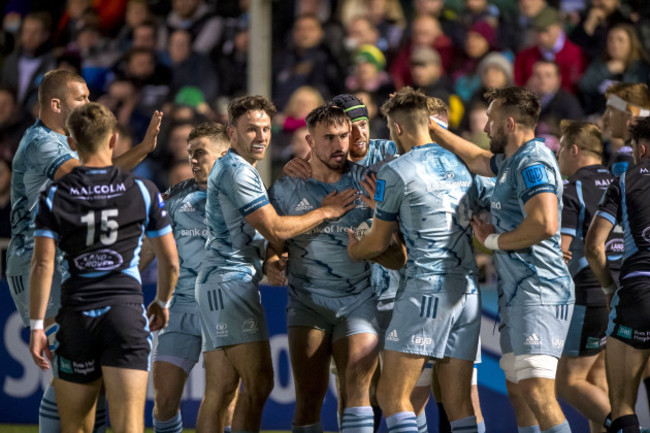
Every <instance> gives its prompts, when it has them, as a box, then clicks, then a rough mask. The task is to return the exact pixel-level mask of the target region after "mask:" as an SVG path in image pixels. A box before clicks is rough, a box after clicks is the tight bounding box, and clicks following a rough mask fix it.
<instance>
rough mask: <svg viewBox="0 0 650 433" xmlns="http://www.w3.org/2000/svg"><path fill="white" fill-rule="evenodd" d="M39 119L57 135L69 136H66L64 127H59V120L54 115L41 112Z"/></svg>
mask: <svg viewBox="0 0 650 433" xmlns="http://www.w3.org/2000/svg"><path fill="white" fill-rule="evenodd" d="M38 118H39V119H40V120H41V122H43V125H45V126H46V127H47V128H48V129H49V130H51V131H54V132H56V133H57V134H61V135H68V134H66V130H65V127H64V126H63V125H59V122H57V119H56V117H55V116H54V115H53V113H48V112H47V111H45V110H39V112H38Z"/></svg>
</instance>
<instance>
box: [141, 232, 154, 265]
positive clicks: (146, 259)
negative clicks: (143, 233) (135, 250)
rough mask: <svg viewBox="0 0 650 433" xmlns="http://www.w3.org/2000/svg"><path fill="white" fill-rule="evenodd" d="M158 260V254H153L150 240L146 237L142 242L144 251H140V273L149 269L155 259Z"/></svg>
mask: <svg viewBox="0 0 650 433" xmlns="http://www.w3.org/2000/svg"><path fill="white" fill-rule="evenodd" d="M155 258H156V254H155V253H154V252H153V248H152V247H151V244H150V243H149V238H147V237H145V238H144V239H143V240H142V249H141V250H140V263H138V270H139V271H140V272H142V271H144V270H145V269H147V267H148V266H149V265H150V264H151V262H153V259H155Z"/></svg>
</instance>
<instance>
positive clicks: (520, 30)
mask: <svg viewBox="0 0 650 433" xmlns="http://www.w3.org/2000/svg"><path fill="white" fill-rule="evenodd" d="M547 7H548V4H547V3H546V0H519V17H518V19H517V22H516V23H513V26H514V29H515V32H514V33H515V34H514V37H512V39H511V40H510V41H509V43H508V44H507V45H505V46H507V47H508V48H510V49H511V50H512V51H513V52H515V53H517V52H519V51H521V50H523V49H525V48H530V47H532V46H533V45H535V30H534V28H533V19H534V18H535V17H536V16H537V15H539V14H540V13H541V12H542V11H543V10H544V9H546V8H547ZM501 41H502V42H503V39H501Z"/></svg>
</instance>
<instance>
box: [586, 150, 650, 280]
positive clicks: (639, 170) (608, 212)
mask: <svg viewBox="0 0 650 433" xmlns="http://www.w3.org/2000/svg"><path fill="white" fill-rule="evenodd" d="M596 215H597V216H600V217H602V218H605V219H607V220H608V221H610V222H611V223H612V224H614V225H616V222H617V221H618V222H619V223H620V224H621V225H622V226H623V232H624V233H623V238H624V242H625V247H624V248H625V251H624V253H623V264H622V265H621V274H620V281H621V282H622V281H623V280H624V279H626V278H632V277H638V276H650V159H646V160H644V161H642V162H641V163H639V164H637V165H635V166H633V167H631V168H629V169H628V170H627V171H626V172H625V173H623V174H621V177H619V178H618V179H616V180H614V181H613V182H612V184H611V185H610V186H609V188H608V189H607V193H606V194H605V196H604V197H603V200H602V202H601V203H600V206H599V207H598V212H596Z"/></svg>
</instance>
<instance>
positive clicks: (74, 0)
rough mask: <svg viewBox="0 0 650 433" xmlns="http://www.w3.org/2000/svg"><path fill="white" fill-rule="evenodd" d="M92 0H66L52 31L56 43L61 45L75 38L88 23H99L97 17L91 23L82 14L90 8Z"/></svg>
mask: <svg viewBox="0 0 650 433" xmlns="http://www.w3.org/2000/svg"><path fill="white" fill-rule="evenodd" d="M92 7H93V4H92V0H67V1H66V2H65V11H64V12H63V15H62V16H61V19H60V20H59V22H58V24H57V28H56V31H55V33H54V41H55V43H56V45H58V46H63V45H67V44H68V43H70V42H73V41H74V40H75V39H77V33H78V32H79V30H81V29H82V28H84V27H86V26H88V25H96V26H97V25H99V19H98V18H97V19H96V20H94V21H95V22H93V23H88V22H86V21H87V20H84V16H85V14H86V12H87V11H88V10H89V9H92Z"/></svg>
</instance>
